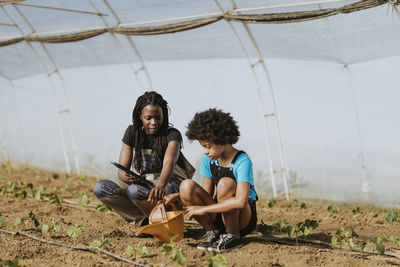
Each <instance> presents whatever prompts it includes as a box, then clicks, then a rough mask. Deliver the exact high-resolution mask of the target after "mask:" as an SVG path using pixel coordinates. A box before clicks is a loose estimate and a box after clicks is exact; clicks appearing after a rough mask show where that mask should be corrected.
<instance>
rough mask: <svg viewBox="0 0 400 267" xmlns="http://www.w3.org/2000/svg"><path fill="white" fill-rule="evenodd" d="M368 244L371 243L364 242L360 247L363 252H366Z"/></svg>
mask: <svg viewBox="0 0 400 267" xmlns="http://www.w3.org/2000/svg"><path fill="white" fill-rule="evenodd" d="M368 244H369V241H363V242H362V243H361V246H360V249H361V251H364V249H365V247H366V246H367V245H368Z"/></svg>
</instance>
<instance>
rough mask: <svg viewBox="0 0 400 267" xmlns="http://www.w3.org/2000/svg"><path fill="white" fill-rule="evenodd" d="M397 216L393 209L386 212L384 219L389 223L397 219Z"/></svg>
mask: <svg viewBox="0 0 400 267" xmlns="http://www.w3.org/2000/svg"><path fill="white" fill-rule="evenodd" d="M397 217H399V214H398V213H397V212H395V211H392V212H387V213H385V216H384V218H385V220H386V221H387V222H388V223H390V224H393V222H395V221H397Z"/></svg>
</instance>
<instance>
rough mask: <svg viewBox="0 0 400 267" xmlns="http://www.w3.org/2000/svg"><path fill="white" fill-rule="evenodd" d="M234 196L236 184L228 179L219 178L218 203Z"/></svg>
mask: <svg viewBox="0 0 400 267" xmlns="http://www.w3.org/2000/svg"><path fill="white" fill-rule="evenodd" d="M235 195H236V182H235V181H234V180H233V179H231V178H228V177H224V178H221V179H220V180H219V182H218V186H217V196H218V201H222V200H225V199H228V198H231V197H234V196H235Z"/></svg>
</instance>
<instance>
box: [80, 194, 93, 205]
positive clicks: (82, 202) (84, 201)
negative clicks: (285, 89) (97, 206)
mask: <svg viewBox="0 0 400 267" xmlns="http://www.w3.org/2000/svg"><path fill="white" fill-rule="evenodd" d="M90 201H92V199H91V198H90V197H89V196H88V194H87V193H86V192H81V194H80V196H79V198H78V204H79V205H81V206H87V205H88V204H89V203H90Z"/></svg>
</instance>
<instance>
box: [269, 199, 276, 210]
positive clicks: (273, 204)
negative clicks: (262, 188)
mask: <svg viewBox="0 0 400 267" xmlns="http://www.w3.org/2000/svg"><path fill="white" fill-rule="evenodd" d="M267 205H268V207H270V208H272V207H273V206H275V205H276V200H275V199H273V198H271V199H268V200H267Z"/></svg>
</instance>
